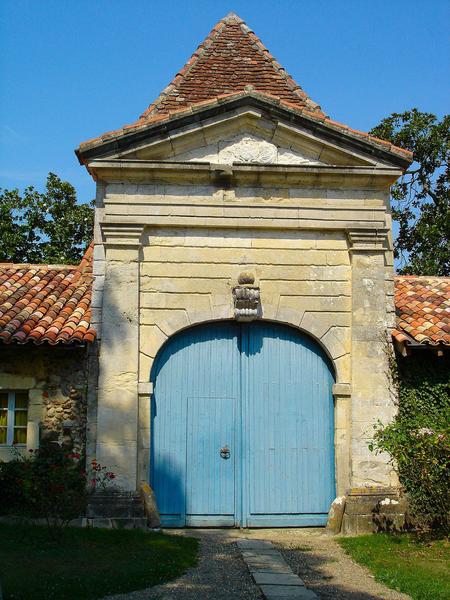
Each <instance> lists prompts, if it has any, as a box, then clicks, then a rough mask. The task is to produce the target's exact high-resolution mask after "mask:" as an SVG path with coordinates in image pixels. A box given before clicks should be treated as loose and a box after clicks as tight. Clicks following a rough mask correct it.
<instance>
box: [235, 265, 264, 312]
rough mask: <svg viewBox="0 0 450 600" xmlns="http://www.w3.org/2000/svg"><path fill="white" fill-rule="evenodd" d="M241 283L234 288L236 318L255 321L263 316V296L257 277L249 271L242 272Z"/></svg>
mask: <svg viewBox="0 0 450 600" xmlns="http://www.w3.org/2000/svg"><path fill="white" fill-rule="evenodd" d="M238 282H239V284H241V285H238V286H236V287H235V288H234V289H233V301H234V318H235V319H236V321H247V322H248V321H254V320H255V319H257V318H258V317H260V316H261V296H260V290H259V287H258V286H255V285H253V284H254V282H255V278H254V277H253V275H250V274H249V273H241V274H240V276H239V280H238Z"/></svg>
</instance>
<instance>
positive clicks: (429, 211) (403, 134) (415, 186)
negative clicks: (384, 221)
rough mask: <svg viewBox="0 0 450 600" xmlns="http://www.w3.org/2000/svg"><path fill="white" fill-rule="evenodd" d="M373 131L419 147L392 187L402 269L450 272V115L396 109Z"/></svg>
mask: <svg viewBox="0 0 450 600" xmlns="http://www.w3.org/2000/svg"><path fill="white" fill-rule="evenodd" d="M370 133H371V134H372V135H375V136H377V137H379V138H382V139H384V140H389V141H391V142H392V143H393V144H395V145H396V146H400V147H401V148H406V149H407V150H411V151H412V152H413V153H414V163H413V164H412V165H411V167H410V168H409V169H408V170H407V171H406V173H405V174H404V175H403V177H402V178H401V179H400V181H399V182H398V183H396V184H395V185H394V186H393V188H392V216H393V218H394V220H395V221H396V222H397V223H398V236H397V239H396V243H395V247H394V256H395V257H396V258H397V259H398V260H399V272H400V273H403V274H414V275H450V115H447V116H445V117H444V118H443V119H442V120H441V121H439V120H438V119H437V117H436V116H435V115H433V114H431V113H424V112H420V111H419V110H417V109H416V108H413V109H412V110H410V111H406V112H404V113H393V114H392V115H391V116H390V117H387V118H386V119H383V120H382V121H381V123H380V124H379V125H377V126H376V127H374V129H372V131H371V132H370Z"/></svg>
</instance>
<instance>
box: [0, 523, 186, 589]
mask: <svg viewBox="0 0 450 600" xmlns="http://www.w3.org/2000/svg"><path fill="white" fill-rule="evenodd" d="M197 548H198V542H197V540H195V539H193V538H189V537H181V536H170V535H164V534H162V533H144V532H143V531H139V530H105V529H76V528H68V529H66V530H64V531H63V532H62V534H61V537H60V538H59V539H58V538H57V539H54V538H52V536H51V535H50V533H49V530H48V529H47V528H46V527H35V526H22V525H20V526H17V525H4V524H0V581H1V585H2V587H3V594H4V600H91V599H93V598H102V597H103V596H106V595H108V594H114V593H121V592H122V593H123V592H129V591H133V590H139V589H143V588H146V587H149V586H152V585H156V584H159V583H162V582H164V581H168V580H170V579H174V578H176V577H179V576H180V575H181V574H182V573H183V572H184V571H186V569H188V568H189V567H191V566H193V565H195V564H196V560H197Z"/></svg>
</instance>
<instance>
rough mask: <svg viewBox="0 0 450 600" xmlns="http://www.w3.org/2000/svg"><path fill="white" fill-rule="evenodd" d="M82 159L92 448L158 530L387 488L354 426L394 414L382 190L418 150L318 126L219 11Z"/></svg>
mask: <svg viewBox="0 0 450 600" xmlns="http://www.w3.org/2000/svg"><path fill="white" fill-rule="evenodd" d="M77 155H78V158H79V160H80V162H81V163H82V164H83V165H85V167H86V168H87V169H88V171H89V173H90V174H91V175H92V177H93V178H94V179H95V181H96V183H97V195H96V209H95V239H94V246H93V261H92V258H91V257H89V256H88V257H87V258H88V259H89V260H90V264H92V262H93V274H90V273H89V277H91V278H92V279H93V284H92V285H93V290H92V303H91V304H92V306H91V308H88V307H85V308H83V309H82V310H83V311H84V312H82V313H81V316H80V313H79V314H78V323H79V322H80V320H81V321H83V318H84V329H83V333H82V335H81V337H80V338H79V339H78V342H81V343H84V344H85V345H87V346H88V347H89V349H88V350H86V348H85V350H84V352H85V354H86V356H85V357H84V358H83V360H86V364H88V365H89V364H90V365H91V367H90V368H89V381H90V384H89V385H90V387H89V386H88V389H87V391H86V393H85V402H87V405H88V406H87V417H86V418H87V441H86V443H87V452H88V455H89V456H90V457H94V456H95V457H96V458H97V459H98V460H99V461H100V462H101V463H102V464H104V465H107V466H108V467H110V468H111V469H113V470H114V471H115V472H116V474H117V475H118V482H119V484H120V486H121V487H122V488H123V489H125V490H129V491H134V490H136V489H138V488H139V485H140V483H141V482H142V481H144V482H148V483H149V484H150V485H151V486H152V488H153V490H154V493H155V496H156V502H157V505H158V508H159V512H160V514H161V522H162V524H163V525H165V526H183V525H189V526H205V525H210V526H244V527H245V526H298V525H324V524H325V523H326V522H327V514H328V511H329V509H330V505H331V503H332V502H333V500H334V498H335V497H336V496H343V495H346V494H349V493H352V492H351V490H353V493H361V494H364V493H366V494H368V493H369V492H370V493H371V494H380V493H381V494H384V496H385V494H386V493H388V494H391V493H392V487H393V486H395V484H396V480H395V478H394V475H393V472H392V470H391V467H390V466H389V465H388V464H387V459H386V457H385V456H382V455H375V454H373V453H371V452H370V451H369V449H368V439H369V437H370V435H371V431H372V424H373V423H374V422H375V421H376V420H377V419H381V420H383V421H385V422H386V421H389V420H390V419H391V418H392V416H393V415H394V411H395V404H394V399H393V397H392V394H391V390H390V389H389V382H388V379H387V376H386V372H387V346H388V344H387V340H388V335H389V336H390V334H391V332H392V330H393V329H394V327H395V308H394V271H393V254H392V231H391V229H392V224H391V214H390V207H389V191H390V186H391V185H392V184H393V183H394V182H395V181H396V179H397V178H398V177H399V176H401V175H402V173H403V171H404V170H405V169H406V168H407V167H408V165H409V164H410V163H411V161H412V155H411V154H410V153H409V152H407V151H405V150H403V149H401V148H397V147H394V146H392V145H391V144H390V143H388V142H385V141H383V140H380V139H377V138H374V137H372V136H370V135H368V134H366V133H362V132H360V131H355V130H352V129H350V128H349V127H347V126H345V125H342V124H340V123H337V122H335V121H333V120H331V119H330V118H329V117H328V116H327V115H326V114H325V113H324V112H323V111H322V109H321V108H320V106H319V105H318V104H316V103H315V102H313V101H312V100H311V99H310V98H309V97H308V96H307V94H306V93H305V92H304V91H303V90H302V88H301V87H299V85H297V84H296V83H295V82H294V81H293V79H291V77H290V76H289V75H287V74H286V72H285V71H284V69H283V68H282V67H281V65H280V64H278V63H277V62H276V60H275V59H274V58H273V57H272V56H271V54H270V53H269V52H268V50H267V49H266V48H265V47H264V46H263V45H262V43H261V42H260V40H259V39H258V38H257V37H256V35H255V34H254V33H253V32H252V31H251V30H250V29H249V28H248V27H247V26H246V25H245V24H244V23H243V21H242V20H241V19H240V18H239V17H237V16H236V15H233V14H231V15H228V16H227V17H225V18H224V19H222V20H221V21H220V22H219V23H218V24H217V25H216V26H215V27H214V29H213V30H212V32H211V33H210V34H209V36H208V37H207V38H206V40H205V41H204V42H203V43H202V44H201V45H200V46H199V48H198V49H197V50H196V52H195V53H194V54H193V56H192V57H191V58H190V59H189V61H188V62H187V64H186V65H185V67H184V68H183V69H182V70H181V71H180V72H179V73H178V74H177V75H176V77H175V78H174V79H173V81H172V82H171V83H170V84H169V86H168V87H167V88H166V89H165V90H164V91H163V92H162V94H161V95H160V96H159V97H158V98H157V99H156V100H155V102H153V104H151V105H150V107H149V108H148V109H147V110H146V111H145V112H144V113H143V114H142V116H141V117H140V118H139V119H138V120H137V121H136V122H134V123H132V124H131V125H127V126H125V127H122V128H121V129H118V130H116V131H111V132H109V133H106V134H104V135H102V136H101V137H98V138H95V139H92V140H89V141H88V142H85V143H83V144H81V145H80V147H79V148H78V150H77ZM74 269H75V267H74ZM85 276H86V275H85ZM410 283H411V285H413V284H414V281H413V280H411V282H410ZM405 285H408V281H407V280H406V278H405V281H404V282H403V283H402V289H404V286H405ZM0 289H1V288H0ZM74 310H76V308H74ZM88 310H89V313H88V312H87V311H88ZM91 310H92V314H91V312H90V311H91ZM16 315H17V313H16ZM1 318H2V317H1V313H0V319H1ZM19 321H20V319H19ZM8 322H10V321H8ZM5 323H6V321H5ZM0 324H1V321H0ZM5 326H6V325H5ZM15 326H16V327H18V328H19V330H20V328H21V327H22V323H21V322H20V323H19V324H18V325H17V324H16V325H15ZM402 327H403V328H402ZM16 333H17V332H16ZM14 335H16V334H15V333H12V332H11V331H10V332H9V333H8V334H7V338H8V339H6V338H5V339H4V340H3V341H7V342H12V341H14V339H13V338H14ZM94 335H96V342H93V338H94ZM395 335H396V337H397V342H398V344H400V345H401V344H403V345H404V344H405V343H407V344H412V345H417V344H418V343H419V342H425V343H426V342H431V343H434V342H433V341H432V340H430V339H428V338H426V336H425V337H423V339H421V340H415V338H414V335H410V334H408V333H407V331H406V330H405V323H403V326H402V325H401V324H400V325H397V329H396V330H395ZM8 336H9V337H8ZM16 341H22V342H23V341H24V340H23V339H22V340H21V339H16ZM54 341H55V340H53V342H54ZM59 341H62V342H63V344H66V345H70V344H67V340H59ZM441 341H442V340H441V339H438V340H437V342H436V343H441ZM69 342H70V340H69ZM8 347H9V348H12V346H11V345H10V346H8ZM47 351H48V350H47ZM77 351H78V352H80V348H78V350H77ZM66 352H67V351H66ZM72 352H73V350H72ZM97 360H98V362H97ZM97 370H98V373H97ZM1 382H2V375H0V384H1ZM2 387H3V384H2ZM355 489H357V492H355ZM384 496H383V497H384Z"/></svg>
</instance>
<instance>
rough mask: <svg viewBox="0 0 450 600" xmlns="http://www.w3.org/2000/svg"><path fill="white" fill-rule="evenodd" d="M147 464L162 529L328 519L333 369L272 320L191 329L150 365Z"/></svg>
mask: <svg viewBox="0 0 450 600" xmlns="http://www.w3.org/2000/svg"><path fill="white" fill-rule="evenodd" d="M152 380H153V383H154V390H153V395H152V403H151V406H152V408H151V410H152V415H151V416H152V432H151V446H152V448H151V472H150V480H151V482H152V485H153V489H154V491H155V494H156V500H157V503H158V508H159V511H160V514H161V521H162V524H163V526H165V527H171V526H173V527H180V526H191V527H205V526H211V527H213V526H214V527H220V526H230V527H233V526H238V527H239V526H240V527H283V526H286V527H287V526H302V525H305V526H306V525H324V524H325V523H326V518H327V512H328V510H329V507H330V503H331V502H332V500H333V498H334V452H333V448H334V439H333V438H334V427H333V421H334V416H333V413H334V411H333V397H332V384H333V381H334V380H333V373H332V368H331V365H330V364H329V362H328V360H327V357H326V356H325V355H324V353H323V351H322V350H321V349H320V347H319V346H318V345H317V344H316V343H315V342H314V341H313V340H312V339H310V338H309V337H307V336H306V335H303V334H302V333H300V332H299V331H298V330H296V329H293V328H290V327H286V326H283V325H278V324H275V323H270V322H265V321H256V322H253V323H248V324H239V323H235V322H232V321H222V322H215V323H208V324H205V325H202V326H198V327H193V328H191V329H187V330H185V331H183V332H181V333H180V334H178V335H176V336H174V337H173V338H171V339H170V340H169V341H168V342H167V343H166V345H165V346H164V347H163V348H162V349H161V351H160V353H159V354H158V356H157V359H156V361H155V366H154V369H153V373H152Z"/></svg>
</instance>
